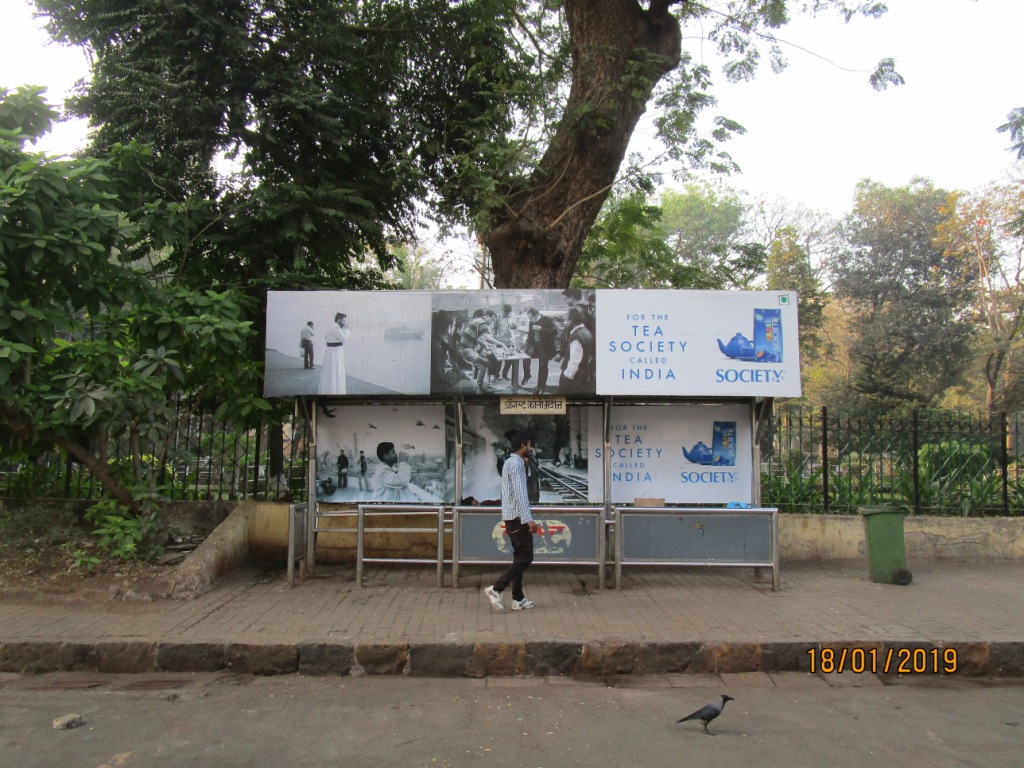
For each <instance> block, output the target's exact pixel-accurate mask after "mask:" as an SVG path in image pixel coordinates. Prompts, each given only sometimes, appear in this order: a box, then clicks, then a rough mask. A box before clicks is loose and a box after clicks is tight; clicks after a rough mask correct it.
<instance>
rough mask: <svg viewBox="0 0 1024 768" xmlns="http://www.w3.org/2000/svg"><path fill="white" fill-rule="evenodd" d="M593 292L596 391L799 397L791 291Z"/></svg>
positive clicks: (606, 393)
mask: <svg viewBox="0 0 1024 768" xmlns="http://www.w3.org/2000/svg"><path fill="white" fill-rule="evenodd" d="M598 295H599V301H598V303H597V327H598V329H599V333H598V338H597V353H596V357H597V392H598V394H602V395H638V396H643V395H659V396H660V395H680V396H707V397H717V396H724V397H751V396H759V397H769V396H770V397H799V396H800V391H801V390H800V350H799V346H798V344H797V316H796V295H795V294H794V293H791V292H788V291H763V292H761V291H758V292H753V291H599V292H598Z"/></svg>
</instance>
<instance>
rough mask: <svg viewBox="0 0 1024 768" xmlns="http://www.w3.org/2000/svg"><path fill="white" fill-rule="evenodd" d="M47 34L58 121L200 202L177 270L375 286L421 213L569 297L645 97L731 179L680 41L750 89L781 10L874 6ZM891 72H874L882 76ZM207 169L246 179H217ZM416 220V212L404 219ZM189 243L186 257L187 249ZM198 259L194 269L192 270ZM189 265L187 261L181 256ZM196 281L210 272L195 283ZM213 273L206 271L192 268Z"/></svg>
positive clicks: (288, 15) (204, 20)
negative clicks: (686, 39) (150, 159)
mask: <svg viewBox="0 0 1024 768" xmlns="http://www.w3.org/2000/svg"><path fill="white" fill-rule="evenodd" d="M36 4H37V7H38V8H39V10H40V11H41V12H43V13H45V14H47V15H48V16H49V17H50V26H49V29H50V32H51V34H52V35H53V36H54V37H55V38H56V39H58V40H62V41H66V42H71V43H75V44H81V45H85V46H87V47H88V48H89V49H90V50H91V52H92V53H93V56H94V61H95V71H94V75H93V79H92V82H91V83H90V84H88V85H86V86H84V87H83V89H82V91H81V93H80V94H79V95H78V97H77V98H76V99H75V100H74V102H73V104H72V109H73V110H74V111H76V112H78V113H79V114H83V115H87V116H89V117H90V118H91V120H92V121H93V123H94V125H95V126H96V127H97V128H98V133H97V134H96V138H97V142H98V143H99V144H100V145H101V146H102V145H105V144H107V143H109V142H111V141H115V140H116V141H124V140H125V139H128V138H132V139H138V140H141V141H147V142H152V143H153V144H154V147H155V153H156V155H157V158H158V159H159V160H160V161H161V162H162V165H161V166H159V167H160V168H161V169H162V172H163V173H164V174H166V178H164V179H162V180H161V183H162V185H163V186H164V187H165V188H166V189H168V190H170V191H171V192H173V195H176V196H179V197H180V198H182V199H186V198H191V197H196V196H200V197H205V198H208V199H210V200H213V201H216V205H214V206H213V207H212V208H211V209H210V210H208V211H206V218H205V219H202V220H199V221H197V222H196V228H195V230H193V234H194V235H195V234H201V235H202V240H201V242H198V241H196V240H192V241H189V243H187V244H183V246H182V247H180V248H179V249H178V253H177V264H178V269H180V270H186V269H189V270H191V269H194V270H197V271H198V272H199V273H200V274H201V275H203V276H206V277H209V278H210V279H211V280H212V279H214V278H215V274H214V272H215V271H216V272H217V273H219V274H225V273H227V274H231V275H233V276H236V277H237V276H241V277H242V278H244V279H249V280H250V281H252V282H255V283H259V284H261V285H267V284H270V285H280V286H288V285H301V284H302V283H303V282H306V283H308V282H309V281H311V280H316V281H317V284H319V285H350V286H352V287H360V286H365V285H367V284H372V281H373V279H375V278H376V277H379V275H376V274H375V273H374V274H371V275H367V273H366V272H365V271H364V270H363V269H361V268H358V267H357V266H356V265H355V264H354V262H355V261H357V260H358V259H360V258H361V257H362V256H363V255H364V254H365V253H366V252H367V251H372V252H373V253H375V254H376V255H377V257H378V259H379V260H380V264H381V266H387V265H388V264H389V257H388V249H387V245H388V242H387V241H388V238H389V236H395V237H401V236H403V235H407V234H408V233H409V232H410V231H411V228H412V226H413V223H414V221H415V218H416V214H417V212H418V211H426V212H428V213H431V214H433V215H435V216H437V217H438V219H439V220H441V221H443V222H455V223H462V224H468V225H470V226H472V227H473V228H474V230H475V231H476V232H477V233H478V235H479V237H480V239H481V241H482V242H483V243H484V244H485V245H486V246H487V248H488V249H489V250H490V253H491V258H492V263H493V265H494V275H495V284H496V285H497V286H498V287H564V286H566V285H568V283H569V280H570V278H571V277H572V275H573V271H574V269H575V266H576V263H577V259H578V258H579V255H580V252H581V250H582V248H583V244H584V241H585V239H586V236H587V233H588V232H589V230H590V228H591V226H592V224H593V222H594V220H595V218H596V217H597V215H598V213H599V211H600V210H601V207H602V204H603V202H604V200H605V198H606V197H607V196H608V194H609V192H610V191H611V189H612V188H613V186H614V185H615V183H616V180H617V178H618V174H619V172H620V167H621V165H622V162H623V159H624V157H625V154H626V148H627V146H628V144H629V141H630V137H631V136H632V133H633V130H634V128H635V126H636V124H637V121H638V120H639V118H640V116H641V115H642V114H643V113H644V111H645V110H646V109H647V108H648V106H649V105H650V104H652V103H654V104H657V105H658V107H659V109H660V110H661V112H660V117H659V121H658V124H659V132H660V134H661V136H662V138H663V139H664V140H665V141H666V142H667V145H668V147H669V154H670V155H671V156H672V157H673V158H675V159H676V160H678V161H680V162H682V163H684V164H696V165H703V164H712V165H716V166H719V167H729V166H730V165H731V161H730V160H729V158H728V156H727V155H725V154H724V153H722V152H721V151H720V150H719V148H718V142H720V141H723V140H725V139H726V138H727V137H728V136H729V135H730V133H732V132H735V131H738V130H742V129H741V128H740V126H738V125H737V124H735V123H733V122H731V121H729V120H727V119H725V118H722V117H719V118H717V119H716V129H715V130H714V132H713V135H712V136H708V137H705V136H700V137H699V136H698V135H697V132H696V119H697V116H698V114H699V113H700V112H701V111H702V110H704V109H706V108H708V107H709V106H711V105H712V104H713V103H714V100H713V98H712V97H711V95H710V89H711V84H712V76H711V72H710V71H709V69H708V68H707V66H705V65H704V64H703V63H702V62H701V61H699V60H694V59H693V58H691V57H690V55H689V54H688V53H687V52H686V51H685V50H684V48H683V42H682V41H683V31H684V29H690V28H692V29H693V30H694V33H695V35H696V36H697V37H698V38H705V37H706V38H708V39H710V40H712V41H713V42H714V43H715V44H717V45H718V47H719V48H720V49H721V50H723V51H724V52H726V53H727V54H728V55H730V56H731V60H730V63H729V65H728V66H727V71H726V75H727V77H730V78H737V79H738V78H746V77H750V76H752V74H753V71H754V69H755V68H756V65H757V62H758V59H759V56H760V48H759V44H762V43H764V44H766V45H767V47H768V49H769V54H770V56H771V58H772V63H773V66H774V67H779V66H781V65H782V59H781V54H780V52H779V49H778V47H777V46H776V45H774V38H773V37H772V30H774V29H776V28H778V27H780V26H782V25H784V24H785V23H786V22H787V21H788V18H789V14H790V12H791V11H800V10H808V11H811V12H817V11H819V10H824V9H838V10H839V11H840V12H841V13H843V14H845V15H846V17H847V18H850V17H852V16H853V15H854V14H858V13H859V14H864V15H868V16H877V15H879V14H880V13H882V12H884V10H885V8H884V5H882V4H881V3H877V2H849V3H848V2H844V1H843V0H813V1H812V2H807V3H801V4H797V3H795V2H786V0H771V1H770V2H760V1H758V2H753V1H752V0H731V1H730V2H727V3H725V4H724V5H716V6H714V7H711V6H706V5H702V4H699V3H693V2H684V1H682V0H649V1H648V2H638V0H562V2H547V1H544V2H531V1H528V0H527V1H524V0H464V1H463V2H448V1H447V0H400V1H399V0H378V1H377V2H372V3H370V2H362V1H360V0H303V1H302V2H298V0H172V1H171V2H168V1H167V0H137V2H133V3H129V4H126V3H124V2H122V0H36ZM898 81H899V78H898V76H897V75H895V73H894V72H893V70H892V62H891V61H885V62H883V63H882V64H881V65H880V67H879V69H878V70H877V71H876V73H875V74H874V75H873V76H872V83H873V84H874V85H875V86H876V87H882V86H884V85H885V84H886V83H888V82H898ZM221 153H228V154H230V155H233V156H234V157H235V158H236V160H237V161H238V162H239V163H240V164H241V167H242V169H243V171H244V174H243V176H242V178H241V180H240V181H236V182H234V183H231V184H229V183H225V182H223V181H218V180H217V179H216V178H215V174H214V167H215V166H214V161H215V159H216V158H217V157H218V156H219V155H220V154H221ZM417 206H425V207H417ZM186 246H187V247H186ZM197 251H198V254H201V255H203V256H205V257H206V259H205V260H204V259H200V258H196V255H197ZM186 254H188V255H187V256H186ZM204 270H205V272H204ZM207 273H209V274H207Z"/></svg>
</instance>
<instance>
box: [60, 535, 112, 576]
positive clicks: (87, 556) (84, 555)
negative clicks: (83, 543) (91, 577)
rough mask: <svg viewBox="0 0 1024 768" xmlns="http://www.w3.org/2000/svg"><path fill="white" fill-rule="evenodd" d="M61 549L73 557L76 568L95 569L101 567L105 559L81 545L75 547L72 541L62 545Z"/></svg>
mask: <svg viewBox="0 0 1024 768" xmlns="http://www.w3.org/2000/svg"><path fill="white" fill-rule="evenodd" d="M61 550H62V551H63V552H64V554H65V555H67V556H68V557H70V558H71V562H72V563H74V565H75V568H81V569H82V570H84V571H93V570H95V569H96V568H97V567H99V565H100V563H102V562H103V560H102V559H101V558H99V557H97V556H96V555H94V554H93V553H92V552H89V551H88V550H85V549H82V548H81V547H79V548H75V547H74V545H72V544H71V543H70V542H68V543H66V544H64V545H62V546H61Z"/></svg>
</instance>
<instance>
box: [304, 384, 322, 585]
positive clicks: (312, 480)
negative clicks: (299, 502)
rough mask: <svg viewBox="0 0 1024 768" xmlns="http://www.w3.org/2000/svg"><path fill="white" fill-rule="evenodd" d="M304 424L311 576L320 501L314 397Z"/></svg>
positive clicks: (308, 563)
mask: <svg viewBox="0 0 1024 768" xmlns="http://www.w3.org/2000/svg"><path fill="white" fill-rule="evenodd" d="M307 408H308V410H307V411H306V424H307V425H309V438H308V439H307V440H306V450H307V451H308V455H307V457H306V500H307V502H308V503H307V504H306V563H307V565H306V568H307V570H308V571H309V575H310V576H312V575H313V573H314V572H315V571H316V517H317V512H319V507H320V502H319V501H317V499H316V461H317V457H316V421H317V419H316V412H317V402H316V398H315V397H313V398H310V400H309V403H308V404H307Z"/></svg>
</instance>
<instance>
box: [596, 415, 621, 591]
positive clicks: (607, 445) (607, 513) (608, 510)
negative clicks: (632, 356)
mask: <svg viewBox="0 0 1024 768" xmlns="http://www.w3.org/2000/svg"><path fill="white" fill-rule="evenodd" d="M603 426H604V429H603V430H602V432H603V435H602V442H603V450H602V451H601V465H602V466H601V470H602V472H603V474H604V494H603V495H604V515H603V516H602V520H601V526H600V529H601V546H600V547H599V554H600V556H601V567H600V568H599V569H598V576H597V588H598V589H604V584H605V578H604V571H605V567H606V566H605V553H606V551H607V545H606V544H605V542H606V541H607V538H608V521H609V520H611V519H612V514H613V510H612V398H610V397H609V398H607V399H606V400H605V401H604V422H603ZM618 535H619V534H618V527H616V529H615V537H616V538H618Z"/></svg>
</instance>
